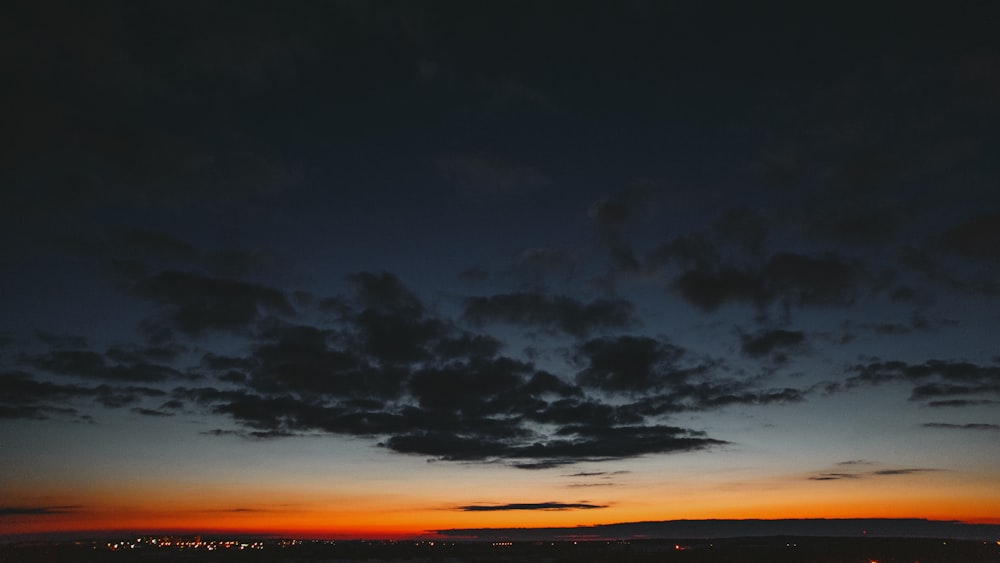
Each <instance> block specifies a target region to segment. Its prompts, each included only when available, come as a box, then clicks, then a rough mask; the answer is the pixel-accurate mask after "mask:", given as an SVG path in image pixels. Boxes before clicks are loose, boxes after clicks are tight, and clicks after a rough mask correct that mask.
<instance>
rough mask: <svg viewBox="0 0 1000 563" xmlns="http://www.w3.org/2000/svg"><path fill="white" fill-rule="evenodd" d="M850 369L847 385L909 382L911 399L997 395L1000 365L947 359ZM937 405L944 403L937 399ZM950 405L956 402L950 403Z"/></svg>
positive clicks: (871, 365)
mask: <svg viewBox="0 0 1000 563" xmlns="http://www.w3.org/2000/svg"><path fill="white" fill-rule="evenodd" d="M850 372H852V373H855V374H857V375H854V376H851V377H850V378H848V379H847V381H846V385H847V387H848V388H853V387H859V386H863V385H877V384H882V383H890V382H904V383H909V384H911V385H913V392H912V394H911V395H910V399H911V400H914V401H924V400H929V399H939V398H944V399H942V400H950V399H949V398H951V397H957V398H960V397H961V396H962V395H978V396H979V397H982V396H983V395H1000V366H996V365H980V364H974V363H971V362H961V361H948V360H927V361H926V362H924V363H923V364H908V363H906V362H900V361H888V362H871V363H869V364H861V365H855V366H853V367H851V368H850ZM970 400H979V399H978V398H976V399H970ZM938 406H947V404H941V403H940V402H939V403H938ZM950 406H960V405H959V404H956V403H952V404H951V405H950Z"/></svg>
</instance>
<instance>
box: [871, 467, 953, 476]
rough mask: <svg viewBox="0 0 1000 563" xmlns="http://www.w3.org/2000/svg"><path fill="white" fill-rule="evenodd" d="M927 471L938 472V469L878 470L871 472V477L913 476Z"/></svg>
mask: <svg viewBox="0 0 1000 563" xmlns="http://www.w3.org/2000/svg"><path fill="white" fill-rule="evenodd" d="M929 471H938V469H923V468H909V469H880V470H878V471H872V472H871V474H872V475H913V474H914V473H927V472H929Z"/></svg>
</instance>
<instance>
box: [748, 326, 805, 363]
mask: <svg viewBox="0 0 1000 563" xmlns="http://www.w3.org/2000/svg"><path fill="white" fill-rule="evenodd" d="M804 342H805V334H804V333H802V332H801V331H797V330H796V331H793V330H780V329H778V330H766V331H761V332H758V333H756V334H753V335H744V336H743V346H742V350H743V353H744V354H746V355H747V356H750V357H752V358H762V357H765V356H769V355H771V354H776V355H777V356H778V357H779V358H784V356H785V351H786V350H795V349H797V348H800V347H801V346H802V344H803V343H804Z"/></svg>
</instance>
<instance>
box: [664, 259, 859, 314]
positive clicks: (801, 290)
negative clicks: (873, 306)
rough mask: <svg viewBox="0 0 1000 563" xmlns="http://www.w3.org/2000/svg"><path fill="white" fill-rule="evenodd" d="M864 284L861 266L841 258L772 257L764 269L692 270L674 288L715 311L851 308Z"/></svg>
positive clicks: (687, 297)
mask: <svg viewBox="0 0 1000 563" xmlns="http://www.w3.org/2000/svg"><path fill="white" fill-rule="evenodd" d="M864 282H865V276H864V275H863V271H862V269H861V267H860V266H859V265H856V264H851V263H847V262H845V261H843V260H842V259H841V258H839V257H837V256H835V255H832V254H823V255H818V256H809V255H804V254H796V253H791V252H785V253H779V254H775V255H773V256H771V257H770V258H769V259H768V260H767V261H766V262H765V263H764V265H763V266H762V267H760V268H759V269H740V268H719V269H693V270H688V271H686V272H683V273H682V274H680V275H679V276H678V277H676V278H675V279H674V282H673V284H672V287H673V289H674V290H675V291H677V292H678V293H679V294H680V296H681V297H683V298H684V299H685V300H687V301H688V302H689V303H691V304H692V305H696V306H698V307H700V308H702V309H704V310H706V311H713V310H715V309H717V308H719V307H720V306H721V305H724V304H726V303H730V302H746V303H751V304H755V305H758V306H762V305H766V304H768V303H771V302H774V301H778V302H780V303H782V304H783V305H785V306H786V307H787V306H806V305H847V304H850V303H851V302H853V301H854V300H855V299H856V297H857V295H858V291H859V289H860V287H861V285H862V284H863V283H864Z"/></svg>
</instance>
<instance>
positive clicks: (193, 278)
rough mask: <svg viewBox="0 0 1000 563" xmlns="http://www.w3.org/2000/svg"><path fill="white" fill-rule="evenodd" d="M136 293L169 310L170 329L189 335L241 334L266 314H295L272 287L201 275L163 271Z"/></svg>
mask: <svg viewBox="0 0 1000 563" xmlns="http://www.w3.org/2000/svg"><path fill="white" fill-rule="evenodd" d="M134 293H135V294H136V295H138V296H140V297H142V298H144V299H148V300H150V301H153V302H155V303H159V304H161V305H163V306H164V307H165V308H166V315H167V320H168V322H169V325H170V327H172V328H175V329H177V330H179V331H180V332H182V333H185V334H188V335H190V336H197V335H199V334H201V333H203V332H206V331H209V330H224V331H241V330H245V329H247V328H249V326H250V324H251V323H252V322H254V321H256V320H259V319H261V318H262V315H263V314H264V313H265V312H270V313H279V314H285V315H290V314H292V313H293V312H294V310H293V308H292V306H291V304H290V303H289V302H288V300H287V299H286V297H285V295H284V294H283V293H282V292H280V291H278V290H276V289H273V288H270V287H265V286H261V285H256V284H252V283H247V282H243V281H238V280H232V279H225V278H213V277H207V276H203V275H201V274H194V273H187V272H180V271H164V272H160V273H158V274H156V275H153V276H150V277H147V278H145V279H142V280H140V281H139V282H138V283H137V284H136V286H135V288H134Z"/></svg>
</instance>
